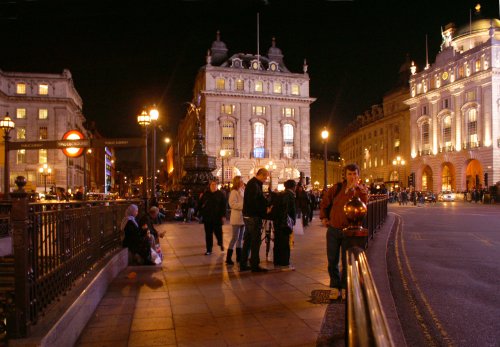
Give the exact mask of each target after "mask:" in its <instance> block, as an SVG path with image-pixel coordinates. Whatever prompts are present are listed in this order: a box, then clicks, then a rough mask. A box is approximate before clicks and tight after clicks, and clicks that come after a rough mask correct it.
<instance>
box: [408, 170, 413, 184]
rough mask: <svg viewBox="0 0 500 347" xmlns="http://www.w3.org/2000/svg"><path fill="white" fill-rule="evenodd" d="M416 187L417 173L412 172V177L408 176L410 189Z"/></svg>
mask: <svg viewBox="0 0 500 347" xmlns="http://www.w3.org/2000/svg"><path fill="white" fill-rule="evenodd" d="M414 186H415V173H414V172H412V173H411V174H410V176H408V187H414Z"/></svg>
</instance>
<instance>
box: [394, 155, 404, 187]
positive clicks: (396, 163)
mask: <svg viewBox="0 0 500 347" xmlns="http://www.w3.org/2000/svg"><path fill="white" fill-rule="evenodd" d="M392 165H394V166H395V167H396V169H397V172H398V183H399V186H400V187H401V185H402V184H401V183H402V181H401V173H400V170H399V168H400V167H401V166H404V165H405V161H404V159H402V158H401V157H400V156H399V155H398V156H397V157H396V159H394V160H393V161H392Z"/></svg>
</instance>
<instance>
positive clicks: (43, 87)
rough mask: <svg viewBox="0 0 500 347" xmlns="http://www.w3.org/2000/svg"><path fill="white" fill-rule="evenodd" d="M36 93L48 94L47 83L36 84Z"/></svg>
mask: <svg viewBox="0 0 500 347" xmlns="http://www.w3.org/2000/svg"><path fill="white" fill-rule="evenodd" d="M38 94H40V95H48V94H49V85H48V84H39V85H38Z"/></svg>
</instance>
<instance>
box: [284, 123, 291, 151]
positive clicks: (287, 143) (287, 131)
mask: <svg viewBox="0 0 500 347" xmlns="http://www.w3.org/2000/svg"><path fill="white" fill-rule="evenodd" d="M283 156H284V157H285V158H293V125H291V124H285V125H284V126H283Z"/></svg>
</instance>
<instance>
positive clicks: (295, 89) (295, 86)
mask: <svg viewBox="0 0 500 347" xmlns="http://www.w3.org/2000/svg"><path fill="white" fill-rule="evenodd" d="M292 95H300V89H299V85H298V84H295V83H294V84H292Z"/></svg>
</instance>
